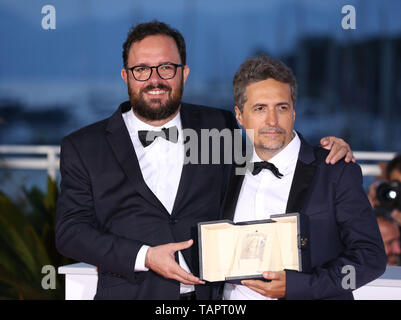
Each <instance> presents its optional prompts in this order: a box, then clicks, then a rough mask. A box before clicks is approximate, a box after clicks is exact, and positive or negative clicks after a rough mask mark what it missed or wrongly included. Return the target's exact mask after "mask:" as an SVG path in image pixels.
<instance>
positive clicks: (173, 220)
mask: <svg viewBox="0 0 401 320" xmlns="http://www.w3.org/2000/svg"><path fill="white" fill-rule="evenodd" d="M177 222H178V220H177V219H174V218H170V219H169V223H170V224H176V223H177Z"/></svg>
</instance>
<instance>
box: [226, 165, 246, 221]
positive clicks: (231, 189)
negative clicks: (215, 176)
mask: <svg viewBox="0 0 401 320" xmlns="http://www.w3.org/2000/svg"><path fill="white" fill-rule="evenodd" d="M244 178H245V175H242V174H241V175H236V174H235V166H233V169H232V172H231V178H230V184H229V185H228V190H227V196H226V198H225V204H224V212H223V219H228V220H233V219H234V214H235V208H236V207H237V202H238V197H239V193H240V191H241V187H242V183H243V182H244Z"/></svg>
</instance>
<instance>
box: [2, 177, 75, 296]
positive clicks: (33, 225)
mask: <svg viewBox="0 0 401 320" xmlns="http://www.w3.org/2000/svg"><path fill="white" fill-rule="evenodd" d="M22 191H23V195H24V197H23V199H19V200H11V199H10V198H9V197H7V196H6V195H5V194H4V193H3V192H2V191H0V298H1V299H63V298H64V281H63V280H64V279H62V278H61V277H56V279H55V280H56V289H54V290H45V289H43V287H42V279H43V277H45V276H46V274H42V268H43V266H45V265H51V266H54V268H55V270H57V268H58V267H59V266H61V265H65V264H70V263H73V262H74V261H72V260H70V259H67V258H65V257H63V256H61V255H60V254H59V253H58V252H57V249H56V247H55V239H54V234H55V233H54V231H55V218H56V201H57V196H58V188H57V183H56V182H55V181H53V180H52V179H51V178H49V177H48V180H47V190H46V193H43V192H42V191H41V190H39V189H38V188H37V187H32V188H31V189H30V190H27V189H26V188H23V190H22Z"/></svg>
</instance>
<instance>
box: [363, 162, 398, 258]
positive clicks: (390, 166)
mask: <svg viewBox="0 0 401 320" xmlns="http://www.w3.org/2000/svg"><path fill="white" fill-rule="evenodd" d="M381 168H382V176H381V177H379V181H376V182H375V183H373V184H372V185H371V186H370V188H369V193H368V198H369V201H370V203H371V205H372V207H373V208H374V212H375V214H376V218H377V223H378V225H379V229H380V233H381V236H382V238H383V242H384V247H385V250H386V254H387V264H388V265H391V266H399V265H401V264H400V255H401V245H400V228H401V155H398V156H396V157H395V158H394V159H392V160H391V161H390V162H389V163H387V164H382V165H381Z"/></svg>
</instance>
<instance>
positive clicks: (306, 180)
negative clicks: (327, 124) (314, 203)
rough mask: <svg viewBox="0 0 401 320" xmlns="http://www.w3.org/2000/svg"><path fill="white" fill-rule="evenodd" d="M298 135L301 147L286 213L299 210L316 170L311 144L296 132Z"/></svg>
mask: <svg viewBox="0 0 401 320" xmlns="http://www.w3.org/2000/svg"><path fill="white" fill-rule="evenodd" d="M298 136H299V138H300V139H301V149H300V151H299V156H298V161H297V165H296V167H295V173H294V178H293V180H292V185H291V189H290V195H289V197H288V202H287V208H286V211H285V212H286V213H291V212H299V211H300V210H301V208H302V206H303V203H304V201H305V196H306V194H307V191H308V188H309V186H310V185H311V183H312V180H313V177H314V175H315V171H316V165H315V163H314V161H315V155H314V152H313V148H312V146H311V145H309V144H308V143H307V142H306V141H305V140H304V138H303V137H302V135H301V134H300V133H298Z"/></svg>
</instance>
